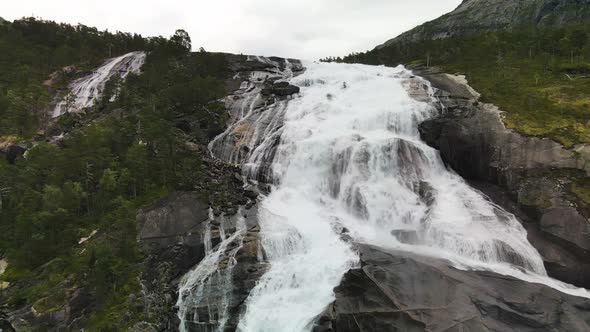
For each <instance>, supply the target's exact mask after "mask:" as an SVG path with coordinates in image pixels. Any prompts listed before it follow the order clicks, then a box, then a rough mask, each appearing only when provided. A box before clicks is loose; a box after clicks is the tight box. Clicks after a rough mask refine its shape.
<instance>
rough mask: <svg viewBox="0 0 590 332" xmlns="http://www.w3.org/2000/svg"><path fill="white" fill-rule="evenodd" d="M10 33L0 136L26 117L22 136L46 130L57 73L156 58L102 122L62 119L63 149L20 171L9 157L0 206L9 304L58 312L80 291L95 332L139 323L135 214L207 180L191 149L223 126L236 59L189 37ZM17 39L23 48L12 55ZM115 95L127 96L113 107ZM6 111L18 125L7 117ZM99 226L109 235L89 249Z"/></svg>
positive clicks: (2, 164)
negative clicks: (43, 114)
mask: <svg viewBox="0 0 590 332" xmlns="http://www.w3.org/2000/svg"><path fill="white" fill-rule="evenodd" d="M1 29H3V30H2V31H1V32H0V57H2V59H1V60H0V80H1V82H0V107H2V105H4V106H6V105H8V107H2V108H1V109H0V113H1V114H0V119H2V120H0V126H2V128H3V129H0V134H13V132H11V131H10V128H9V127H10V126H13V124H14V123H17V121H20V122H19V123H21V124H22V126H21V127H18V128H20V129H19V130H20V131H19V132H17V133H16V134H18V135H22V136H26V133H27V130H28V131H29V132H30V131H31V130H35V129H36V128H37V127H38V121H39V120H38V116H37V112H38V111H39V110H40V109H41V108H43V107H44V105H46V104H47V102H48V101H47V99H48V98H49V97H48V93H47V91H46V90H45V88H44V87H43V86H42V85H41V82H42V80H44V79H45V78H46V74H48V73H49V72H51V71H52V70H54V69H56V68H60V67H61V66H65V65H72V64H75V65H77V66H79V67H84V66H95V65H97V64H100V63H101V62H102V61H104V58H107V57H109V56H116V55H119V54H121V53H125V52H128V51H132V50H142V49H143V50H147V51H149V52H148V56H147V58H146V63H145V64H144V67H143V68H142V71H143V73H142V74H141V75H129V76H128V77H127V79H126V80H125V81H124V82H121V81H113V82H109V85H111V87H110V88H109V89H106V90H107V92H106V95H105V96H103V98H102V99H101V101H100V102H99V103H98V104H97V106H96V108H97V110H96V111H98V112H97V113H98V114H101V115H100V116H98V117H97V119H96V120H94V121H92V122H91V124H89V125H88V124H85V125H82V126H77V125H76V123H77V122H76V121H77V120H76V119H75V118H74V117H69V116H68V115H65V116H63V118H62V119H60V122H61V125H62V126H66V127H70V128H68V131H69V135H68V137H67V138H66V139H65V140H64V141H63V143H62V144H61V145H60V146H56V145H53V144H49V143H44V142H43V143H38V144H37V145H35V146H34V147H33V148H31V149H29V150H28V151H27V154H26V157H25V158H20V159H18V160H17V161H16V163H15V164H10V163H9V162H7V161H4V160H1V161H0V187H1V188H7V190H6V191H3V192H1V193H2V197H1V198H0V201H1V203H2V204H1V211H0V257H5V258H7V259H8V261H9V269H8V271H7V272H6V273H5V275H4V276H3V278H4V279H6V280H8V281H11V282H16V283H17V284H19V285H20V286H19V287H16V288H13V289H11V291H10V292H8V293H6V294H4V296H5V297H8V299H7V298H5V299H4V300H9V301H10V303H11V304H13V305H21V304H25V303H37V304H36V308H37V309H39V310H43V309H51V308H53V307H55V306H57V307H59V305H61V304H63V303H60V302H61V301H67V298H68V297H67V296H65V295H64V292H65V293H67V292H68V289H72V288H73V286H72V284H73V285H75V286H77V287H80V286H83V287H85V288H86V289H87V290H89V291H91V292H92V294H94V298H95V300H96V306H95V307H94V308H95V310H94V311H93V314H92V315H91V316H90V317H89V318H88V319H89V321H88V322H87V327H88V328H87V330H89V331H91V330H117V329H120V328H121V327H122V326H125V325H128V324H132V323H133V322H134V321H135V320H137V319H140V318H141V315H142V314H143V313H140V312H137V313H134V314H136V315H137V316H134V317H131V318H130V317H129V316H127V317H125V315H128V314H129V310H132V309H129V308H127V307H126V306H127V296H128V295H129V294H130V293H132V292H136V291H138V289H139V285H138V273H139V271H140V265H139V262H140V261H141V258H142V257H141V253H140V252H139V250H138V248H137V243H136V232H135V213H136V210H137V208H138V207H140V206H142V205H145V204H146V203H150V202H152V201H154V200H155V199H157V198H159V197H162V196H163V195H165V194H166V193H168V192H170V191H172V190H180V189H191V188H194V185H195V184H196V183H199V182H200V181H202V176H203V174H202V168H201V163H202V159H201V156H200V155H199V153H196V152H194V151H191V150H190V149H189V148H188V147H187V144H186V142H187V141H192V142H193V143H196V144H204V143H206V142H207V140H208V139H209V138H210V137H211V136H212V135H215V134H216V133H218V132H219V130H221V129H222V127H223V125H224V122H225V117H226V114H225V113H226V112H225V111H224V108H223V105H221V104H220V103H219V102H218V101H217V100H218V99H219V97H221V96H222V95H223V94H224V84H223V81H222V80H221V79H222V78H224V77H225V75H226V72H225V71H226V68H227V65H226V63H225V57H224V56H223V55H220V54H213V53H208V52H205V51H204V50H202V51H201V52H197V53H191V52H190V50H191V41H190V36H189V35H188V34H187V33H186V32H185V31H183V30H178V31H177V32H176V33H175V34H174V35H173V36H172V37H171V38H163V37H156V38H150V39H145V38H141V37H140V36H138V35H128V34H121V33H117V34H111V33H108V32H100V31H97V30H96V29H93V28H88V27H84V26H76V27H72V26H69V25H60V24H55V23H52V22H44V21H37V20H34V19H27V20H23V21H17V22H14V23H12V24H8V26H5V25H2V26H0V30H1ZM9 40H13V41H15V44H13V46H15V47H16V49H17V50H9V47H8V41H9ZM19 50H20V51H19ZM4 51H6V52H4ZM1 53H4V54H1ZM6 53H8V55H6ZM11 66H12V68H9V67H11ZM4 69H6V70H7V71H3V70H4ZM114 85H117V86H118V87H119V88H118V89H115V88H113V86H114ZM112 93H117V94H118V96H117V99H116V100H115V101H113V102H110V94H112ZM2 103H4V104H2ZM7 114H11V115H12V117H14V119H13V118H12V117H11V118H10V119H9V120H5V119H4V118H5V116H6V115H7ZM93 230H98V233H97V234H96V235H95V236H94V237H93V238H92V239H91V240H89V241H88V242H87V243H85V244H84V245H83V246H81V245H78V240H79V239H80V238H82V237H86V236H88V235H89V234H90V233H91V232H92V231H93ZM23 285H29V286H23ZM51 299H53V300H51ZM40 300H42V301H41V302H39V301H40ZM127 309H128V310H127ZM126 310H127V311H126Z"/></svg>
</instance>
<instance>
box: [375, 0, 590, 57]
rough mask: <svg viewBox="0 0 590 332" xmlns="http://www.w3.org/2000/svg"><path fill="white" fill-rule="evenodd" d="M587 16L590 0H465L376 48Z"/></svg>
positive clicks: (551, 24) (550, 24) (572, 21)
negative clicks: (450, 9)
mask: <svg viewBox="0 0 590 332" xmlns="http://www.w3.org/2000/svg"><path fill="white" fill-rule="evenodd" d="M589 18H590V0H521V1H515V0H464V1H463V2H462V3H461V4H460V5H459V7H457V8H456V9H455V10H454V11H452V12H450V13H448V14H446V15H443V16H441V17H439V18H437V19H435V20H433V21H430V22H426V23H424V24H422V25H420V26H418V27H416V28H414V29H412V30H410V31H407V32H405V33H403V34H401V35H400V36H398V37H396V38H393V39H391V40H389V41H387V42H385V43H384V44H382V45H379V46H377V48H383V47H386V46H391V45H394V44H396V43H399V42H416V41H420V40H428V39H441V38H447V37H450V36H456V35H466V34H474V33H481V32H489V31H498V30H511V29H514V28H517V27H523V26H527V27H556V26H562V25H565V24H569V25H571V24H582V23H584V22H585V21H587V20H588V19H589Z"/></svg>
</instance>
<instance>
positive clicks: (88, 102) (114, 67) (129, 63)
mask: <svg viewBox="0 0 590 332" xmlns="http://www.w3.org/2000/svg"><path fill="white" fill-rule="evenodd" d="M145 57H146V54H145V52H131V53H127V54H125V55H122V56H120V57H116V58H113V59H109V60H107V61H106V62H105V63H104V64H103V65H102V66H101V67H99V68H98V69H96V70H95V71H94V72H92V73H91V74H89V75H87V76H84V77H82V78H80V79H77V80H75V81H74V82H72V83H71V84H70V86H69V89H70V93H69V94H68V95H66V96H65V98H63V100H62V101H60V102H59V103H57V105H56V106H55V108H54V109H53V117H58V116H60V115H62V114H64V113H68V112H79V111H81V110H83V109H85V108H88V107H92V106H93V105H94V103H95V102H96V101H97V100H98V99H99V98H100V97H101V96H102V92H103V90H104V87H105V84H106V83H107V82H108V81H109V80H110V79H111V78H112V77H113V76H115V75H118V76H119V77H120V78H122V79H124V78H125V77H127V76H128V75H129V74H130V73H139V71H140V70H141V66H142V65H143V63H144V61H145ZM111 101H112V100H111Z"/></svg>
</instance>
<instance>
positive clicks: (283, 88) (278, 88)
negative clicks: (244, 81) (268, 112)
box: [261, 82, 300, 97]
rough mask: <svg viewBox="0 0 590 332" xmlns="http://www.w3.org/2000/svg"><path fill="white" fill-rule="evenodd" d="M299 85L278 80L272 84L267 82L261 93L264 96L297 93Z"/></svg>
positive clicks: (282, 95)
mask: <svg viewBox="0 0 590 332" xmlns="http://www.w3.org/2000/svg"><path fill="white" fill-rule="evenodd" d="M299 90H300V89H299V87H298V86H295V85H291V84H289V83H288V82H278V83H274V84H272V85H271V84H268V85H267V86H266V87H264V89H262V91H261V93H262V94H263V95H265V96H271V95H276V96H281V97H284V96H290V95H292V94H295V93H299Z"/></svg>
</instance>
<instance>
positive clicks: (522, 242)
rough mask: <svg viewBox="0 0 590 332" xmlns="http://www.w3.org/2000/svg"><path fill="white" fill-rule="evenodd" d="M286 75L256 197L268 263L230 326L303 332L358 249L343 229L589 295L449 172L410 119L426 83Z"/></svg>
mask: <svg viewBox="0 0 590 332" xmlns="http://www.w3.org/2000/svg"><path fill="white" fill-rule="evenodd" d="M306 67H307V70H306V72H305V73H304V74H302V75H300V76H297V77H294V78H291V79H290V83H291V84H295V85H298V86H300V87H301V89H302V90H301V95H300V97H299V98H295V99H293V100H290V101H289V102H288V103H287V104H286V106H285V109H284V125H283V127H282V128H281V140H280V144H279V145H278V148H276V147H275V149H277V150H276V152H273V153H272V155H273V156H274V163H273V166H272V170H273V172H272V173H273V174H274V179H273V180H274V182H275V183H278V185H277V186H276V188H274V190H273V191H272V192H271V193H270V195H269V196H268V197H267V198H266V199H265V200H264V201H263V202H262V208H261V211H262V212H261V213H260V215H259V219H260V222H261V229H262V243H263V246H264V249H265V251H266V254H267V256H268V260H269V262H270V264H271V267H270V269H269V270H268V272H267V273H266V274H265V275H264V276H263V277H262V279H261V280H260V281H259V283H258V284H257V286H256V287H255V288H254V289H253V291H252V292H251V294H250V296H249V298H248V300H247V310H246V312H245V313H244V315H243V317H242V319H241V321H240V324H239V326H238V330H240V331H244V332H246V331H248V332H263V331H285V332H290V331H309V330H310V329H311V326H310V323H311V322H312V321H313V319H314V318H315V317H316V316H317V315H318V314H320V313H321V312H322V311H323V310H324V309H325V307H326V306H327V305H328V304H329V303H330V302H331V301H332V300H333V299H334V295H333V289H334V287H336V286H337V285H338V284H339V282H340V280H341V278H342V276H343V274H344V273H345V272H346V271H347V270H348V269H350V268H351V267H353V266H355V265H356V264H357V262H358V257H357V254H356V253H355V251H354V250H353V248H352V247H351V244H350V243H349V241H347V239H353V240H354V241H358V242H365V243H370V244H375V245H379V246H382V247H386V248H387V247H390V248H400V249H404V250H410V251H412V252H418V253H423V254H425V255H430V256H436V257H441V258H444V259H447V260H449V261H451V262H452V264H454V265H456V266H457V267H460V268H463V269H485V270H492V271H496V272H499V273H502V274H507V275H513V276H515V277H517V278H521V279H524V280H527V281H531V282H539V283H544V284H547V285H549V286H551V287H554V288H557V289H559V290H560V291H563V292H566V293H569V294H573V295H578V296H588V292H587V291H586V290H584V289H577V288H574V287H572V286H570V285H566V284H563V283H560V282H558V281H555V280H552V279H550V278H548V277H547V276H546V272H545V269H544V266H543V262H542V259H541V256H540V255H539V253H538V252H537V251H536V250H535V249H534V248H533V247H532V246H531V244H530V243H529V242H528V241H527V236H526V231H525V230H524V228H523V227H522V225H521V224H520V223H519V222H518V220H516V218H515V217H514V216H513V215H511V214H509V213H507V212H505V211H504V210H502V209H501V208H500V207H498V206H496V205H494V204H493V203H491V202H490V201H489V200H487V199H486V198H485V197H484V196H483V195H482V194H481V193H479V192H478V191H476V190H474V189H472V188H471V187H470V186H469V185H468V184H467V183H465V181H463V179H461V177H459V176H458V175H456V174H455V173H453V172H451V171H449V170H447V169H446V168H445V166H444V164H443V162H442V161H441V159H440V156H439V154H438V152H437V151H436V150H434V149H432V148H430V147H429V146H427V145H426V144H424V143H423V142H421V140H420V137H419V133H418V131H417V126H418V124H419V123H420V122H421V121H423V120H424V119H426V118H428V117H430V116H432V115H433V114H434V112H435V109H434V107H433V106H432V105H433V104H434V103H435V102H436V101H435V100H434V99H432V100H429V101H419V100H416V99H414V98H412V97H411V95H410V92H409V91H408V90H407V87H408V82H412V81H413V82H414V83H418V84H417V85H418V86H423V87H424V89H425V92H426V93H427V95H428V93H429V92H430V93H431V94H430V95H432V91H431V90H432V89H431V88H430V87H429V84H428V83H427V82H426V81H423V80H421V79H419V78H414V77H413V76H412V75H411V73H410V72H409V71H407V70H406V69H404V68H403V67H398V68H386V67H373V66H364V65H349V64H317V63H308V64H306Z"/></svg>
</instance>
